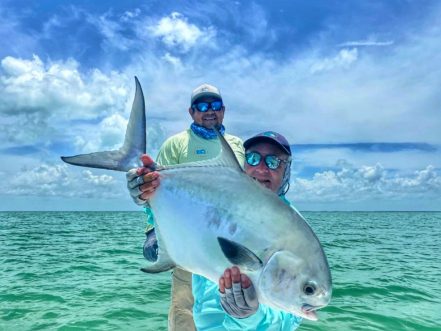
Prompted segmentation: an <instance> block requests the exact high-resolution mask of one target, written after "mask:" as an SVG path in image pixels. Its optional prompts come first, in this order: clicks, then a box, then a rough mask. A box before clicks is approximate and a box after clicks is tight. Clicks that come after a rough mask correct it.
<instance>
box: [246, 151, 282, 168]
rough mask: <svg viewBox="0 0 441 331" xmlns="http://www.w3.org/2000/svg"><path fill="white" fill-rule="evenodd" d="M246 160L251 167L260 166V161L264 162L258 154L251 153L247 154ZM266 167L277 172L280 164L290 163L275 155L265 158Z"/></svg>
mask: <svg viewBox="0 0 441 331" xmlns="http://www.w3.org/2000/svg"><path fill="white" fill-rule="evenodd" d="M245 160H246V161H247V163H248V164H249V165H250V166H253V167H255V166H258V165H259V163H260V161H261V160H262V155H261V154H260V153H258V152H249V153H246V154H245ZM264 161H265V164H266V166H267V167H268V168H269V169H271V170H276V169H277V168H278V167H279V166H280V164H281V163H282V162H283V163H288V161H287V160H282V159H279V158H278V157H277V156H275V155H266V156H265V158H264Z"/></svg>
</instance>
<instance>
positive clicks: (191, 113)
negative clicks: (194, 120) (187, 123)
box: [188, 107, 194, 117]
mask: <svg viewBox="0 0 441 331" xmlns="http://www.w3.org/2000/svg"><path fill="white" fill-rule="evenodd" d="M188 113H189V114H190V116H191V117H193V113H194V109H193V108H191V107H190V108H188Z"/></svg>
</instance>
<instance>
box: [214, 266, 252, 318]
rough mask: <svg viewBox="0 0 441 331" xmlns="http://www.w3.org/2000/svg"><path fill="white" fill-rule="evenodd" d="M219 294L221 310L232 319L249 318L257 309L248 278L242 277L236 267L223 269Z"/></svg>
mask: <svg viewBox="0 0 441 331" xmlns="http://www.w3.org/2000/svg"><path fill="white" fill-rule="evenodd" d="M219 292H220V301H221V305H222V308H223V309H224V310H225V311H226V312H227V313H228V314H229V315H231V316H233V317H236V318H244V317H248V316H251V315H252V314H254V313H255V312H256V311H257V309H258V307H259V301H258V299H257V294H256V291H255V289H254V286H253V284H252V282H251V280H250V278H248V276H246V275H242V274H241V273H240V270H239V268H238V267H232V268H231V269H230V268H227V269H225V271H224V274H223V275H222V276H221V277H220V278H219Z"/></svg>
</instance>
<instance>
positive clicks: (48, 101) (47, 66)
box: [0, 55, 129, 144]
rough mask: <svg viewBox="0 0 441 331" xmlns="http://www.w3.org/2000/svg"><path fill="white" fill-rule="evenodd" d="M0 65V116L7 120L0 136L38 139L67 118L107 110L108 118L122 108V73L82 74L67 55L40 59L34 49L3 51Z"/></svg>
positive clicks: (94, 115) (124, 97)
mask: <svg viewBox="0 0 441 331" xmlns="http://www.w3.org/2000/svg"><path fill="white" fill-rule="evenodd" d="M1 69H2V70H1V71H0V117H1V118H2V121H4V122H6V123H9V124H10V125H9V126H8V128H6V130H4V131H3V132H2V133H0V135H3V139H4V142H5V141H9V142H12V143H17V144H20V143H22V144H24V143H29V141H34V142H38V141H39V140H40V141H44V140H46V139H47V138H48V136H50V135H53V134H54V133H56V131H58V130H59V129H58V128H59V127H60V126H61V127H63V126H66V125H68V124H67V123H68V122H69V121H72V120H88V119H97V118H104V119H105V118H107V117H109V116H110V118H109V119H108V120H107V122H109V121H110V122H112V117H111V116H113V115H114V114H115V113H118V112H119V113H121V112H126V110H127V111H128V109H127V107H126V102H127V100H128V97H129V88H128V85H127V83H128V82H127V78H126V76H124V75H120V74H118V73H116V72H113V73H110V74H109V75H105V74H103V73H102V72H101V71H99V70H92V71H91V72H89V73H86V74H84V73H81V72H80V69H79V64H78V63H77V62H76V61H75V60H73V59H69V60H66V61H64V62H50V61H48V63H44V62H43V61H42V60H41V59H40V58H39V57H38V56H37V55H34V56H33V57H32V59H20V58H14V57H11V56H8V57H5V58H4V59H2V61H1ZM105 124H106V122H104V124H103V126H105V127H106V128H108V127H109V126H110V125H107V126H106V125H105ZM120 127H121V126H118V128H120Z"/></svg>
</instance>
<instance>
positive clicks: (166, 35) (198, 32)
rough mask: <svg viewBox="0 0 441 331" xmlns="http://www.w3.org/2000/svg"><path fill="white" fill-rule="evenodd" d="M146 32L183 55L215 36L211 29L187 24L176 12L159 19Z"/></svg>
mask: <svg viewBox="0 0 441 331" xmlns="http://www.w3.org/2000/svg"><path fill="white" fill-rule="evenodd" d="M148 30H149V31H151V33H152V34H153V35H154V36H155V37H159V38H161V40H162V42H163V43H164V44H165V45H166V46H168V47H169V48H171V49H177V50H180V51H182V52H184V53H185V52H188V51H189V50H190V49H191V48H192V47H193V46H195V44H196V43H197V42H201V43H202V44H205V43H207V42H208V41H209V40H211V39H213V38H214V37H215V35H216V32H215V30H214V28H213V27H204V28H199V27H198V26H196V25H194V24H191V23H189V22H188V19H187V18H186V17H185V16H183V15H182V14H180V13H178V12H173V13H171V14H170V15H169V16H166V17H163V18H161V19H160V20H159V22H157V23H156V24H155V25H152V26H149V27H148Z"/></svg>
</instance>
